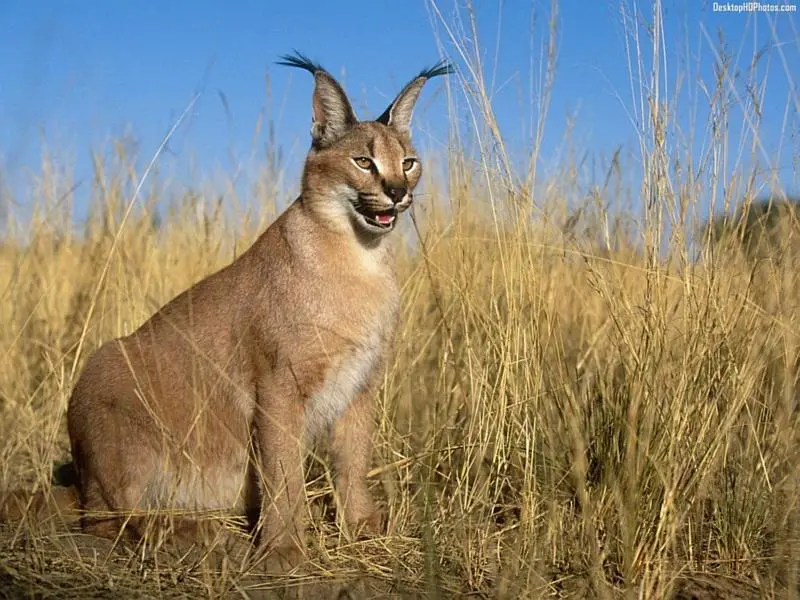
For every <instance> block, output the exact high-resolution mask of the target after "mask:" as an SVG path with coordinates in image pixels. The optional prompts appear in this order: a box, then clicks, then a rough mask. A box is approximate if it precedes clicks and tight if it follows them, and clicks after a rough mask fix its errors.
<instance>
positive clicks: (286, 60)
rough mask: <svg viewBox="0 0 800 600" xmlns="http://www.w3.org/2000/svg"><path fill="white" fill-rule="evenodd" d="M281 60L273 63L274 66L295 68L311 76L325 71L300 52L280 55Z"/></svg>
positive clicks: (295, 51)
mask: <svg viewBox="0 0 800 600" xmlns="http://www.w3.org/2000/svg"><path fill="white" fill-rule="evenodd" d="M279 58H280V59H281V60H277V61H275V64H276V65H284V66H286V67H295V68H297V69H303V70H305V71H308V72H309V73H311V74H312V75H316V74H317V72H318V71H324V70H325V69H323V68H322V66H321V65H320V64H319V63H316V62H314V61H313V60H311V59H310V58H308V57H307V56H306V55H305V54H303V53H302V52H298V51H297V50H294V54H282V55H281V56H279Z"/></svg>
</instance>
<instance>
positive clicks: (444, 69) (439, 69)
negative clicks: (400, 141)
mask: <svg viewBox="0 0 800 600" xmlns="http://www.w3.org/2000/svg"><path fill="white" fill-rule="evenodd" d="M452 72H453V67H452V66H451V65H450V63H448V62H446V61H441V62H439V63H437V64H436V65H434V66H433V67H431V68H430V69H424V70H423V71H421V72H420V74H419V75H417V76H416V77H415V78H414V79H412V80H411V81H410V82H409V83H408V85H406V87H404V88H403V90H402V91H401V92H400V93H399V94H397V98H395V99H394V100H393V101H392V103H391V104H390V105H389V106H388V107H387V108H386V110H385V111H383V114H382V115H381V116H380V117H378V118H377V119H375V120H376V121H377V122H378V123H383V124H384V125H387V126H389V127H393V128H395V129H396V130H397V131H401V132H403V133H408V131H409V129H410V127H411V115H412V114H413V112H414V105H415V104H416V103H417V98H419V93H420V92H421V91H422V86H423V85H425V82H426V81H428V79H430V78H432V77H438V76H439V75H448V74H449V73H452Z"/></svg>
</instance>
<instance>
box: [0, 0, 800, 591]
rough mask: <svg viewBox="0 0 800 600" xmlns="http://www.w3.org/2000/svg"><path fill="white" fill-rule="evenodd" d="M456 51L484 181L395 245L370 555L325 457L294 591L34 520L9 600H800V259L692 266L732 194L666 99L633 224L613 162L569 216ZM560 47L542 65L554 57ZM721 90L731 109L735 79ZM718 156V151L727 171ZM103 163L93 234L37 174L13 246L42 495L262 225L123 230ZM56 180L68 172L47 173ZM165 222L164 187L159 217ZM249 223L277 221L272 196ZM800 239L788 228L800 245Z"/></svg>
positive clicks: (3, 274) (146, 225)
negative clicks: (616, 203)
mask: <svg viewBox="0 0 800 600" xmlns="http://www.w3.org/2000/svg"><path fill="white" fill-rule="evenodd" d="M658 9H659V7H658V5H657V10H656V20H657V18H658ZM553 27H555V25H553ZM466 30H469V28H467V29H466ZM654 31H655V33H654V35H655V39H654V40H652V41H651V42H652V46H653V48H654V49H655V50H654V52H655V53H656V54H657V53H658V52H659V51H660V50H659V47H660V42H659V40H658V35H659V31H658V24H657V23H656V26H655V28H654ZM636 33H637V32H636V31H634V30H630V31H629V34H630V35H629V38H630V40H632V45H631V48H632V50H631V54H630V56H629V61H630V64H631V65H634V66H635V65H636V64H637V63H638V62H641V61H642V52H643V50H642V49H641V48H640V44H641V41H640V40H639V39H638V37H637V35H636ZM444 35H445V37H446V34H444ZM551 35H556V31H555V29H552V30H551ZM450 41H451V42H452V43H453V44H454V45H455V47H456V49H457V50H459V51H461V57H460V58H461V59H462V61H463V63H464V69H463V70H462V73H465V74H466V75H465V77H466V78H467V80H468V81H467V83H468V84H470V85H467V86H464V89H465V90H471V92H467V93H465V94H464V95H463V96H462V100H463V102H464V104H463V107H465V110H466V111H467V113H468V114H470V115H471V117H470V119H472V120H474V121H476V122H477V121H479V122H480V123H481V126H480V127H477V128H476V129H475V130H474V132H473V133H474V135H475V140H477V142H476V143H475V144H474V145H473V146H472V147H477V148H478V149H479V151H478V152H477V154H475V153H473V154H471V155H470V156H471V157H472V158H476V159H477V160H476V161H474V162H470V161H469V160H467V159H465V158H464V156H465V151H462V148H460V147H459V146H456V147H455V149H453V150H452V151H451V153H450V154H449V155H445V156H439V157H436V158H438V159H440V164H445V165H447V166H448V176H447V180H446V181H445V180H444V179H443V178H442V177H437V176H431V177H429V178H428V181H426V182H425V184H424V185H425V190H426V192H427V193H426V194H425V195H424V196H422V198H421V199H420V201H419V204H420V205H421V206H422V207H424V209H422V208H421V207H417V209H416V212H415V216H416V219H415V221H416V225H417V226H418V227H419V229H418V230H417V229H413V228H411V227H408V228H407V230H406V231H405V241H406V242H407V243H405V244H402V243H401V244H400V256H399V262H400V268H401V273H402V279H403V313H402V323H401V326H400V331H399V334H398V338H397V344H396V348H395V354H394V360H393V362H392V364H391V367H390V368H389V369H388V371H387V373H386V377H385V382H384V385H383V388H382V391H381V394H380V397H379V398H378V402H379V406H380V427H379V431H378V433H377V437H376V452H375V461H374V464H375V469H374V470H373V472H372V477H371V481H372V483H373V487H374V490H375V492H376V494H377V495H378V496H379V497H380V498H381V500H382V502H383V503H384V504H385V506H386V507H387V508H388V513H389V524H388V532H387V535H386V536H385V537H384V538H381V539H377V540H371V541H366V542H350V541H348V540H347V539H346V537H345V536H343V534H342V533H341V532H340V531H339V530H338V528H337V527H336V524H335V523H334V522H333V520H332V518H331V517H330V513H331V511H330V506H331V505H332V502H333V499H332V491H331V488H330V485H329V482H330V480H331V478H330V473H329V471H328V468H327V463H326V461H325V452H324V448H320V452H319V453H318V457H317V458H315V459H314V460H312V461H311V462H310V464H309V478H308V479H309V485H308V495H309V521H310V526H311V528H312V535H311V536H310V537H311V539H312V543H311V547H310V548H309V554H310V557H311V561H310V563H309V565H308V566H307V569H306V573H305V574H304V575H303V576H302V577H298V578H292V577H289V578H286V579H285V580H274V579H264V578H263V577H262V578H259V577H258V576H256V575H253V574H248V573H242V572H241V571H240V570H239V569H238V567H237V563H236V560H234V558H233V557H232V556H233V555H231V556H230V557H228V556H225V549H224V548H218V549H217V550H216V552H215V553H214V556H204V555H202V554H198V553H196V552H195V553H189V554H187V555H184V556H176V554H175V552H171V551H170V549H169V548H167V547H160V546H159V544H158V543H157V542H156V541H154V540H149V541H148V542H147V543H145V544H143V545H142V546H140V547H137V548H130V547H124V546H119V547H116V548H114V549H113V550H112V549H110V548H109V547H107V546H104V545H102V544H100V543H99V542H98V541H96V540H87V539H86V538H85V537H83V536H80V535H76V534H74V533H67V532H65V531H63V528H61V527H60V526H58V524H51V523H33V522H30V521H26V522H24V523H23V524H22V525H21V526H19V527H13V528H9V527H6V528H5V529H0V546H2V551H0V552H1V554H0V556H1V557H2V558H0V595H2V594H3V593H5V594H6V596H7V597H19V596H23V595H27V596H35V597H42V598H44V597H75V598H88V597H154V596H165V597H185V596H188V597H205V596H210V597H220V596H231V597H236V596H238V597H242V596H243V595H246V594H247V593H253V589H255V588H254V587H253V586H260V588H262V589H263V590H264V591H263V592H262V593H263V594H264V595H265V596H266V597H270V595H271V594H272V593H273V592H274V593H275V594H279V590H282V591H280V594H285V593H287V592H286V589H288V588H291V589H298V586H301V584H303V585H306V584H308V582H310V581H312V580H313V581H315V582H316V585H317V587H305V588H303V589H305V594H306V596H307V597H317V596H318V595H319V596H320V597H340V598H344V597H352V598H362V597H370V595H371V594H373V595H375V596H378V595H379V596H383V597H392V596H396V597H430V598H443V597H452V596H459V595H466V594H471V595H472V597H480V598H489V597H492V598H521V597H525V598H546V597H553V598H556V597H578V598H583V597H585V598H618V597H626V598H629V597H630V598H667V597H670V598H784V597H785V598H797V597H798V596H800V587H798V584H799V577H800V573H799V572H798V565H800V512H799V511H798V497H799V495H800V483H799V476H800V470H799V469H798V465H800V444H798V441H800V410H798V406H799V403H798V398H800V383H799V381H800V380H799V378H798V369H799V368H800V329H798V322H799V321H798V319H800V305H799V304H798V290H800V287H799V285H798V284H799V283H800V281H798V278H800V268H798V267H800V265H798V260H800V257H798V256H797V255H796V254H795V253H793V252H786V253H777V252H776V254H775V256H774V257H771V258H770V257H768V258H767V259H762V260H760V261H759V262H758V263H755V264H754V263H753V262H752V261H751V260H749V259H748V258H747V256H746V255H745V253H743V252H741V251H740V249H738V248H737V247H736V246H735V244H734V243H733V242H731V243H730V245H728V246H722V245H717V246H715V247H714V248H713V250H709V251H707V252H704V253H702V255H701V256H700V257H699V258H698V259H696V260H695V259H694V258H692V255H693V252H692V240H691V238H690V236H688V235H685V234H681V232H682V231H683V232H686V231H690V230H691V225H692V223H691V220H690V218H689V216H688V215H690V213H691V208H692V207H695V206H698V205H699V204H700V203H701V202H703V201H705V196H704V195H703V189H704V188H705V189H717V188H718V186H717V185H716V184H717V183H719V181H718V180H717V178H718V177H722V175H721V174H720V173H721V172H720V171H716V172H715V171H713V169H712V172H711V174H710V175H703V177H708V179H702V180H701V176H699V175H693V174H692V173H690V172H689V171H687V170H683V171H681V170H674V169H672V167H671V166H670V165H672V164H673V163H674V161H675V160H676V159H677V158H678V156H677V155H676V153H677V152H679V149H675V148H670V147H668V146H667V144H666V142H665V139H666V136H665V132H667V131H669V130H670V129H669V128H670V127H671V126H672V125H671V123H670V113H669V111H667V108H666V107H667V106H668V104H669V102H668V100H669V99H666V100H665V99H661V98H659V95H658V89H657V87H656V88H655V89H654V87H653V86H650V85H649V84H647V83H646V82H645V83H642V84H641V90H642V92H641V93H642V98H643V99H644V102H642V107H643V110H644V112H645V115H643V116H645V117H646V118H645V119H643V122H645V123H649V124H648V125H644V126H643V127H642V129H641V131H640V145H641V152H642V156H643V157H644V158H645V159H646V160H644V161H643V164H644V172H643V179H644V186H643V189H642V192H641V196H642V197H643V198H644V200H645V202H644V203H645V204H646V208H645V209H644V210H643V211H642V212H641V213H640V214H625V213H623V212H622V211H616V212H614V211H610V210H608V209H605V208H602V207H607V206H609V205H611V204H612V201H613V197H612V196H613V195H614V192H612V190H614V189H615V186H614V185H613V181H612V182H611V183H609V180H613V179H614V178H615V177H617V176H618V175H619V173H616V175H615V172H616V171H615V170H614V168H612V169H611V170H610V171H609V174H610V175H609V180H607V181H606V185H604V186H602V188H596V189H595V188H593V189H591V190H590V191H589V197H590V199H591V202H589V203H587V204H586V205H582V206H581V207H580V210H576V207H575V206H571V207H566V206H565V204H564V202H563V198H565V197H569V196H573V197H574V195H575V194H576V193H581V194H583V195H584V196H585V195H586V190H583V189H581V186H580V184H579V181H578V178H577V177H576V176H575V168H574V167H575V165H572V164H566V165H564V167H563V169H561V170H560V172H559V175H557V176H555V177H553V178H552V179H551V180H546V181H542V180H541V176H538V175H536V174H535V173H534V171H535V165H536V164H537V163H538V156H536V153H537V152H538V147H539V144H538V143H537V144H536V148H535V149H534V151H533V152H532V156H531V157H530V160H529V161H528V164H529V165H530V168H529V170H528V173H527V174H526V175H525V176H523V177H515V176H514V174H513V169H511V167H510V166H509V158H508V156H507V154H506V152H505V149H504V146H503V144H502V143H500V144H496V143H495V142H497V141H500V142H502V138H501V137H500V134H499V130H498V128H497V126H496V123H495V121H494V118H493V115H492V111H491V102H490V101H489V98H490V94H488V93H487V92H486V84H485V83H484V82H483V81H481V78H480V77H478V76H477V74H478V73H480V72H481V70H482V66H481V65H480V64H479V62H478V60H477V59H478V57H479V56H480V55H479V53H478V52H477V50H475V53H474V56H473V55H472V54H471V53H470V52H469V51H468V46H467V45H466V44H464V42H463V39H457V38H455V37H454V38H453V39H452V40H450ZM543 52H544V60H543V61H542V63H543V64H544V65H545V68H546V69H547V70H548V72H549V69H551V68H553V64H554V61H552V57H550V53H551V52H552V48H550V46H548V45H547V44H545V46H544V50H543ZM655 64H656V71H657V65H658V64H659V60H655ZM635 70H636V69H632V70H631V71H632V72H633V71H635ZM658 76H659V75H658V73H657V72H656V73H654V77H655V79H656V80H657V79H658ZM787 76H788V74H787ZM632 77H633V76H632ZM541 80H542V81H545V82H547V81H548V78H547V77H543V78H541ZM451 83H453V86H452V89H451V92H452V93H453V96H455V95H456V92H457V91H458V90H459V86H458V85H457V82H456V81H452V82H451ZM650 83H652V79H651V80H650ZM717 83H718V91H719V94H720V99H719V103H720V107H722V106H723V105H725V102H723V99H722V96H723V95H724V94H725V93H726V90H727V89H728V84H729V82H728V81H727V80H726V79H725V76H724V75H720V77H719V81H718V82H717ZM475 90H478V91H477V92H476V91H475ZM546 91H547V90H540V92H541V94H540V95H541V96H543V97H544V96H546ZM712 96H713V94H712ZM714 97H716V96H714ZM795 102H796V99H795ZM648 107H649V108H648ZM454 110H455V109H454ZM720 110H723V108H720ZM717 116H719V115H717ZM484 134H485V135H486V138H482V137H481V136H482V135H484ZM752 136H753V138H754V139H755V138H757V136H758V130H757V128H755V127H754V128H753V130H752ZM489 140H491V142H490V141H489ZM726 143H727V141H726V138H725V136H724V135H722V134H721V133H719V132H717V133H715V134H714V136H713V137H712V138H711V139H710V140H709V146H708V148H709V150H708V152H709V153H710V154H713V151H714V149H715V148H716V149H723V150H725V151H727V148H726V147H725V144H726ZM490 146H491V147H492V148H493V149H492V150H491V151H490V150H487V148H489V147H490ZM465 147H466V146H465ZM498 148H499V150H498ZM680 158H686V159H688V160H693V157H691V156H689V157H686V156H681V157H680ZM614 166H615V165H612V167H614ZM97 167H98V177H97V179H96V181H95V183H94V186H95V189H94V195H95V198H96V201H95V204H94V207H95V213H94V216H93V217H92V218H91V219H90V221H89V223H88V225H87V226H86V227H85V229H84V230H81V231H77V230H75V229H74V228H72V227H71V226H70V225H68V224H65V222H64V220H63V219H59V218H57V217H55V216H53V214H52V207H54V206H56V205H57V203H58V199H59V197H60V196H59V193H61V192H58V191H57V190H59V189H60V188H63V187H64V184H63V182H62V183H58V182H55V181H45V184H46V185H43V186H42V190H50V191H49V192H47V191H43V192H42V193H41V194H40V195H39V198H38V203H39V204H38V208H39V212H38V214H39V215H40V216H36V217H34V218H33V219H32V220H31V222H30V223H28V224H26V226H25V227H24V228H23V229H22V230H14V231H12V230H11V229H12V228H11V227H10V230H9V234H8V236H7V237H6V239H5V241H4V242H3V245H2V248H0V290H2V304H1V305H0V338H1V339H2V342H1V343H0V348H2V353H3V361H2V366H1V367H0V440H2V441H0V455H1V456H2V459H3V460H2V465H3V466H2V471H1V472H0V477H1V479H0V490H1V489H9V488H16V487H20V486H22V487H29V488H31V489H38V488H45V489H47V488H48V487H49V486H50V485H51V484H50V473H51V469H52V465H53V464H54V463H58V462H61V461H64V460H67V459H68V458H69V444H68V440H67V438H66V432H65V427H64V415H65V407H66V402H67V398H68V395H69V393H70V390H71V387H72V385H73V384H74V382H75V380H76V377H77V375H78V374H79V373H80V369H81V366H82V364H83V363H84V361H85V360H86V358H87V357H88V354H89V353H90V352H91V351H92V350H93V349H94V348H96V347H97V346H98V345H99V344H100V343H102V342H103V341H105V340H107V339H109V338H112V337H115V336H119V335H121V334H125V333H128V332H130V331H132V330H133V329H134V328H135V327H136V326H138V324H140V323H141V322H143V321H144V320H145V319H146V318H147V317H148V316H149V315H150V314H151V313H152V312H153V311H154V310H155V309H156V308H157V307H158V306H160V305H161V304H162V303H164V302H166V301H167V300H169V299H170V298H171V297H173V296H174V295H175V294H176V293H177V292H179V291H181V290H182V289H184V288H186V287H187V286H189V285H190V284H192V283H193V282H195V281H197V280H198V279H200V278H202V277H203V276H205V275H207V274H209V273H211V272H213V271H214V270H215V269H217V268H219V267H221V266H222V265H224V264H226V263H227V262H229V261H230V260H231V259H232V258H233V257H234V256H235V255H236V254H237V253H239V252H241V251H242V249H244V248H245V247H247V245H248V244H249V243H250V242H251V241H252V240H253V239H254V236H255V235H256V234H257V230H258V229H259V227H258V226H254V225H252V224H247V223H242V222H239V221H237V219H234V218H231V216H230V213H225V212H224V211H222V212H221V211H215V210H210V209H207V208H204V207H207V206H208V205H209V203H210V202H209V201H208V200H204V199H203V197H202V195H199V194H195V195H191V196H188V195H187V196H186V197H185V198H184V199H183V202H181V203H179V204H178V205H176V207H175V210H174V211H173V212H172V214H171V216H168V217H166V218H164V220H163V222H162V223H161V225H160V227H158V228H156V227H154V226H153V224H152V219H151V218H149V216H148V214H149V213H148V210H147V209H142V210H138V209H137V210H135V211H133V212H132V213H131V215H130V217H129V218H128V219H127V220H126V221H125V223H124V226H122V215H124V213H125V210H126V207H127V206H128V205H129V202H130V199H131V195H132V188H133V187H134V184H135V182H136V181H138V177H139V175H137V174H136V173H134V172H133V171H132V169H131V168H130V167H129V165H128V162H127V160H126V158H125V157H124V156H123V155H120V157H119V160H118V162H117V163H114V164H102V163H100V162H98V165H97ZM616 167H618V165H616ZM617 170H618V169H617ZM42 174H43V177H45V178H47V177H50V178H54V175H53V169H52V168H50V167H49V165H44V167H43V169H42ZM734 179H736V180H738V181H747V182H750V183H749V184H748V187H747V189H746V190H745V193H744V197H745V199H746V200H747V198H751V199H752V194H750V192H751V191H752V189H753V187H751V186H754V185H756V184H755V183H754V182H755V179H754V178H753V177H751V173H750V172H745V171H744V170H743V168H742V169H740V170H737V171H734ZM51 184H52V185H51ZM145 189H147V186H145ZM725 189H726V191H725V193H729V194H733V193H734V192H733V191H732V190H734V186H732V185H731V186H726V187H725ZM54 190H56V191H54ZM444 190H448V191H447V192H445V191H444ZM62 191H63V190H62ZM638 193H639V192H638V191H637V194H638ZM734 200H735V199H734ZM158 201H159V198H158V193H157V191H155V190H154V191H153V192H151V193H150V197H149V199H147V201H146V202H144V205H147V206H152V205H153V204H154V203H156V202H158ZM257 202H258V203H259V205H260V206H261V207H262V209H263V215H260V216H259V219H258V220H256V222H258V223H263V221H264V220H266V219H268V218H270V217H271V215H274V212H275V205H274V202H275V198H274V197H270V196H264V197H259V198H257ZM534 206H535V207H536V210H533V209H532V207H534ZM597 207H600V208H597ZM675 207H677V208H675ZM48 211H51V213H50V214H48ZM531 214H532V215H533V216H531ZM264 215H269V216H268V217H265V216H264ZM637 219H638V220H641V221H642V222H641V223H639V224H637ZM609 223H618V224H619V223H627V224H628V226H625V227H623V226H618V227H614V226H610V225H609ZM796 230H797V228H796V224H790V225H789V226H787V228H786V229H785V231H786V236H787V247H792V246H791V244H792V240H791V237H792V235H795V234H794V233H793V232H795V231H796ZM112 249H113V251H112ZM308 585H310V584H308ZM345 589H346V590H348V591H346V592H345V591H342V590H345ZM248 590H250V591H248ZM337 594H339V595H338V596H337Z"/></svg>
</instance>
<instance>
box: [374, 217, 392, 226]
mask: <svg viewBox="0 0 800 600" xmlns="http://www.w3.org/2000/svg"><path fill="white" fill-rule="evenodd" d="M375 220H376V221H377V222H378V223H380V224H381V225H384V224H388V223H391V222H392V215H375Z"/></svg>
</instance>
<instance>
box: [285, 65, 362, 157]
mask: <svg viewBox="0 0 800 600" xmlns="http://www.w3.org/2000/svg"><path fill="white" fill-rule="evenodd" d="M277 64H279V65H286V66H289V67H296V68H298V69H304V70H306V71H308V72H309V73H311V74H312V75H313V76H314V80H315V82H316V85H315V86H314V95H313V98H312V102H311V109H312V112H311V117H312V124H311V138H312V143H313V144H314V146H317V147H320V148H323V147H325V146H329V145H330V144H332V143H333V142H334V141H336V140H337V139H338V138H340V137H341V136H342V135H344V133H345V132H346V131H347V130H348V129H349V128H350V127H352V126H353V125H355V124H356V123H357V122H358V120H357V119H356V115H355V113H354V112H353V107H352V106H351V105H350V101H349V100H348V99H347V95H346V94H345V93H344V90H343V89H342V86H341V85H339V83H338V82H337V81H336V80H335V79H334V78H333V76H331V74H330V73H328V72H327V71H326V70H325V69H323V68H322V67H321V66H320V65H318V64H317V63H314V62H312V61H311V60H309V59H308V57H306V56H304V55H303V54H300V53H299V52H297V51H296V50H295V53H294V55H289V54H287V55H284V56H281V60H280V61H278V63H277Z"/></svg>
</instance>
